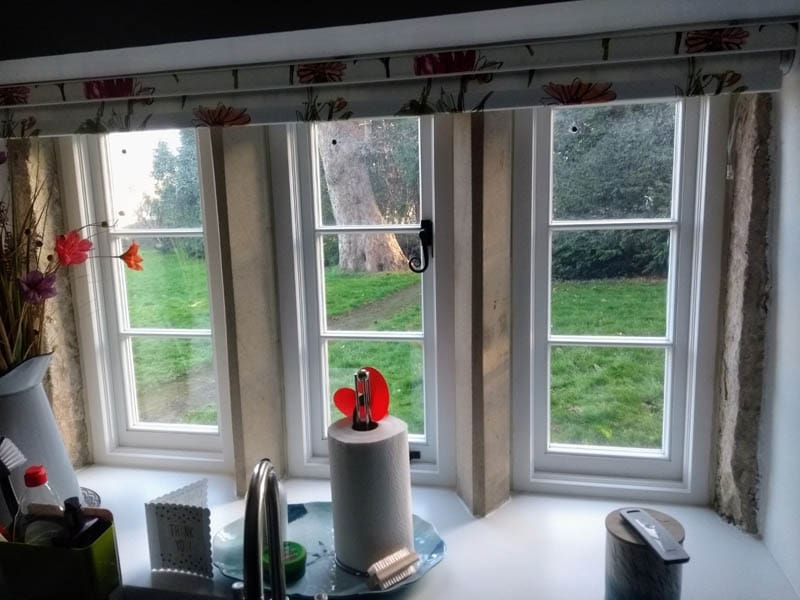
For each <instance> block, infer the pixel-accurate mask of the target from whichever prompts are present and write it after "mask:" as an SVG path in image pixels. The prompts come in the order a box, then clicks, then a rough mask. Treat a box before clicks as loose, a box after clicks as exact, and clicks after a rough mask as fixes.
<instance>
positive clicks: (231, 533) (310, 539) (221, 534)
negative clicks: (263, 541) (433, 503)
mask: <svg viewBox="0 0 800 600" xmlns="http://www.w3.org/2000/svg"><path fill="white" fill-rule="evenodd" d="M288 513H289V529H288V533H287V537H288V539H289V540H291V541H294V542H299V543H300V544H302V545H303V546H305V548H306V551H307V552H308V560H307V562H306V574H305V575H304V576H303V577H302V578H301V579H299V580H298V581H296V582H294V583H292V584H289V586H288V590H287V593H288V594H289V596H290V597H291V598H308V599H313V598H314V595H315V594H318V593H320V592H325V593H326V594H327V595H328V598H356V597H359V596H368V595H378V594H383V593H387V592H394V591H396V590H398V589H400V588H402V587H404V586H407V585H409V584H411V583H413V582H415V581H417V580H418V579H419V578H420V577H422V576H423V575H425V573H427V572H428V571H430V570H431V569H432V568H433V567H434V566H435V565H436V564H438V563H439V561H441V560H442V558H443V557H444V553H445V544H444V541H443V540H442V538H440V537H439V534H438V533H437V531H436V529H435V528H434V527H433V525H431V524H430V523H428V522H427V521H425V520H424V519H422V518H420V517H419V516H417V515H414V550H416V552H417V554H419V556H420V559H419V562H418V563H417V572H416V574H414V575H412V576H411V577H409V578H408V579H406V580H404V581H401V582H400V583H398V584H397V585H395V586H393V587H391V588H389V589H387V590H384V591H380V590H372V589H369V588H368V587H367V579H366V578H365V577H359V576H357V575H353V574H351V573H348V572H347V571H345V570H343V569H341V568H340V567H338V566H337V565H336V560H335V556H334V546H333V519H332V516H331V503H330V502H309V503H306V504H290V505H289V506H288ZM243 521H244V520H243V519H237V520H236V521H233V522H232V523H229V524H228V525H226V526H225V527H223V528H222V529H221V530H220V531H218V532H217V533H216V535H214V539H213V541H212V552H213V562H214V565H216V566H217V567H218V568H219V570H220V571H221V572H222V573H223V575H225V576H227V577H230V578H232V579H237V580H240V581H241V579H242V533H243V525H244V522H243ZM265 587H266V588H267V589H269V586H265Z"/></svg>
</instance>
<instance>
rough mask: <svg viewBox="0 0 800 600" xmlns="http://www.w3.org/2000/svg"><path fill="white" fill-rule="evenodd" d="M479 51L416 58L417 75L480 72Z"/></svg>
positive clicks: (441, 53) (425, 55)
mask: <svg viewBox="0 0 800 600" xmlns="http://www.w3.org/2000/svg"><path fill="white" fill-rule="evenodd" d="M478 68H479V66H478V51H477V50H463V51H459V52H436V53H434V54H420V55H418V56H415V57H414V74H415V75H441V74H445V73H464V72H468V71H476V70H478Z"/></svg>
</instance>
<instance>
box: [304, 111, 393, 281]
mask: <svg viewBox="0 0 800 600" xmlns="http://www.w3.org/2000/svg"><path fill="white" fill-rule="evenodd" d="M317 127H318V131H319V135H318V138H317V139H318V142H319V143H318V146H319V156H320V160H321V163H322V170H323V176H324V180H325V189H326V190H327V199H328V201H329V203H330V204H329V205H330V210H331V212H332V213H333V218H334V221H335V223H337V224H340V225H377V224H382V223H384V217H383V214H385V213H382V212H381V209H380V208H379V206H378V203H377V200H376V197H375V190H374V189H373V182H372V180H371V178H370V169H369V166H368V161H369V154H370V152H371V151H372V152H374V149H373V145H372V143H371V140H370V136H369V135H368V131H367V126H366V125H365V124H363V123H359V122H356V121H336V122H333V123H322V124H319V125H318V126H317ZM395 222H396V221H395ZM337 250H338V264H339V267H340V268H341V269H342V270H343V271H360V272H364V271H366V272H371V273H374V272H379V271H394V270H398V269H402V268H403V267H404V266H405V264H406V256H405V254H404V253H403V250H402V249H401V248H400V245H399V244H398V242H397V239H396V237H395V236H394V235H393V234H369V235H365V234H341V235H339V236H338V248H337Z"/></svg>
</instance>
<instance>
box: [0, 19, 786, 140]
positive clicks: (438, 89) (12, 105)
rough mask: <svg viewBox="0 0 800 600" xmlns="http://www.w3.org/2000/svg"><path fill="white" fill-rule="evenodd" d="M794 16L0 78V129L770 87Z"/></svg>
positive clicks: (455, 107) (331, 115)
mask: <svg viewBox="0 0 800 600" xmlns="http://www.w3.org/2000/svg"><path fill="white" fill-rule="evenodd" d="M797 39H798V23H797V22H796V21H781V22H774V21H772V22H766V23H752V24H747V25H729V26H715V27H709V26H704V27H702V28H690V29H681V30H675V29H672V30H658V31H649V32H629V33H619V34H609V35H606V36H602V35H597V36H587V37H580V38H571V39H564V38H562V39H552V40H539V41H536V42H530V43H518V44H507V45H502V46H484V47H480V48H467V49H458V50H431V51H420V52H413V53H405V54H394V55H388V56H361V57H349V58H337V59H326V60H324V61H318V62H302V63H292V64H263V65H249V66H241V67H233V68H225V69H209V70H202V71H183V72H174V73H155V74H149V75H136V76H129V77H114V78H105V79H91V80H71V81H56V82H40V83H29V84H25V85H12V86H2V87H0V138H11V137H25V136H29V135H63V134H70V133H102V132H108V131H132V130H139V129H161V128H173V127H192V126H233V125H246V124H250V123H279V122H288V121H297V120H302V121H311V120H330V119H346V118H351V117H353V118H357V117H385V116H391V115H419V114H430V113H436V112H462V111H476V110H491V109H501V108H516V107H522V106H535V105H541V104H584V103H592V102H611V101H616V100H640V99H648V98H665V97H676V96H693V95H701V94H714V95H715V94H721V93H738V92H746V91H768V90H775V89H778V88H779V87H780V82H781V77H782V75H783V71H784V70H785V69H786V68H787V66H788V65H789V64H791V61H792V60H793V55H794V50H795V48H796V46H797Z"/></svg>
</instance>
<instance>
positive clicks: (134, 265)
mask: <svg viewBox="0 0 800 600" xmlns="http://www.w3.org/2000/svg"><path fill="white" fill-rule="evenodd" d="M119 258H121V259H122V260H123V262H124V263H125V264H126V265H127V266H128V268H129V269H133V270H134V271H144V267H142V260H144V259H143V258H142V257H141V256H139V244H137V243H136V242H131V245H130V246H128V249H127V250H125V252H123V253H122V254H120V255H119Z"/></svg>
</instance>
